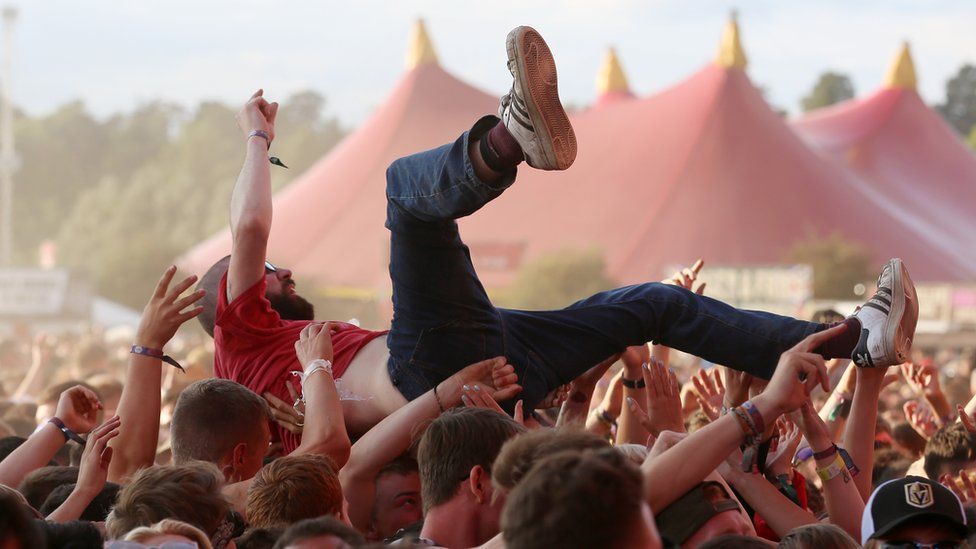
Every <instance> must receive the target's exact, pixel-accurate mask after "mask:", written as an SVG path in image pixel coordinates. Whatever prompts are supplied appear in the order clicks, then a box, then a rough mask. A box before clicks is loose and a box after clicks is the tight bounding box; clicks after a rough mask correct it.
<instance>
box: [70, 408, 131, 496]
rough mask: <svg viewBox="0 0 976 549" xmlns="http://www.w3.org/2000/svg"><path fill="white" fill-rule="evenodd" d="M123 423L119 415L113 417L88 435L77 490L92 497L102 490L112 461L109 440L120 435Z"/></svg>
mask: <svg viewBox="0 0 976 549" xmlns="http://www.w3.org/2000/svg"><path fill="white" fill-rule="evenodd" d="M121 424H122V420H121V419H119V416H115V417H112V418H111V419H109V420H108V421H106V422H105V423H103V424H101V425H99V426H98V428H97V429H95V430H94V431H92V433H91V435H89V436H88V441H87V442H86V443H85V451H84V452H83V453H82V454H81V464H80V466H79V468H78V483H77V485H76V486H75V490H77V491H79V492H81V493H82V494H84V495H86V496H88V497H91V498H94V497H95V496H97V495H98V494H99V492H101V491H102V488H103V487H104V486H105V480H106V479H107V478H108V466H109V464H110V463H111V462H112V448H111V447H110V446H108V441H110V440H112V439H113V438H115V437H117V436H119V426H120V425H121Z"/></svg>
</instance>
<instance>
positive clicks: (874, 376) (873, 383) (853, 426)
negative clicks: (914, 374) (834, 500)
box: [844, 368, 888, 501]
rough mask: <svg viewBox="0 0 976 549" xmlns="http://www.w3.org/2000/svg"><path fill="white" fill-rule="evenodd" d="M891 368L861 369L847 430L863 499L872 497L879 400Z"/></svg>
mask: <svg viewBox="0 0 976 549" xmlns="http://www.w3.org/2000/svg"><path fill="white" fill-rule="evenodd" d="M887 370H888V369H887V368H858V369H857V386H856V387H855V388H854V401H853V403H852V404H851V414H850V416H849V417H848V419H847V426H846V429H845V430H844V446H846V447H847V451H848V452H850V454H851V459H853V460H854V464H855V465H857V466H858V467H859V468H860V469H861V473H860V474H859V475H857V477H856V478H855V479H854V481H855V483H856V484H857V489H858V492H860V493H861V499H863V500H864V501H867V500H868V498H869V497H870V496H871V468H872V467H873V465H874V434H875V429H876V428H877V421H878V398H879V397H880V396H881V388H882V387H883V386H884V378H885V373H886V372H887Z"/></svg>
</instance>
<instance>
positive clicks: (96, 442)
mask: <svg viewBox="0 0 976 549" xmlns="http://www.w3.org/2000/svg"><path fill="white" fill-rule="evenodd" d="M119 425H120V421H119V416H115V417H112V418H109V420H108V421H106V422H105V423H103V424H101V425H99V426H98V428H97V429H95V430H94V431H92V433H91V435H89V437H88V441H87V442H86V443H85V451H84V453H82V454H81V465H80V466H79V469H78V482H76V483H75V487H74V489H73V490H71V493H70V494H69V495H68V498H67V499H66V500H64V503H62V504H61V505H60V506H58V508H57V509H55V510H54V511H52V512H51V514H50V515H48V516H47V520H50V521H52V522H68V521H69V520H78V519H79V518H80V517H81V514H82V513H84V512H85V509H86V508H87V507H88V505H89V504H90V503H91V502H92V500H93V499H95V497H96V496H98V494H99V493H101V491H102V489H103V488H104V487H105V480H106V478H107V476H108V468H109V463H111V462H112V448H111V447H109V446H107V444H108V441H110V440H112V439H113V438H115V437H117V436H118V435H119Z"/></svg>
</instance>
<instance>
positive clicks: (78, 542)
mask: <svg viewBox="0 0 976 549" xmlns="http://www.w3.org/2000/svg"><path fill="white" fill-rule="evenodd" d="M34 522H35V523H36V524H37V525H38V526H39V527H40V530H41V532H42V533H43V535H44V538H45V539H46V540H47V547H61V548H66V549H89V548H90V549H101V547H102V546H103V545H104V543H105V540H103V539H102V533H101V532H100V531H99V530H98V528H97V527H96V526H95V524H94V523H92V522H88V521H84V520H72V521H69V522H63V523H60V524H59V523H56V522H48V521H46V520H40V519H36V520H35V521H34ZM25 547H27V546H25ZM31 547H34V546H31ZM37 547H41V546H37Z"/></svg>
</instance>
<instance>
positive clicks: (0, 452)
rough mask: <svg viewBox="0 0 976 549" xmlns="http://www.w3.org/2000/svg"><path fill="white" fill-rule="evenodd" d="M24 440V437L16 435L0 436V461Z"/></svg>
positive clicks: (25, 440)
mask: <svg viewBox="0 0 976 549" xmlns="http://www.w3.org/2000/svg"><path fill="white" fill-rule="evenodd" d="M25 442H27V439H26V438H24V437H19V436H17V435H11V436H9V437H3V438H0V461H3V460H5V459H7V456H9V455H10V454H11V453H13V451H14V450H16V449H17V448H20V445H21V444H23V443H25Z"/></svg>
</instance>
